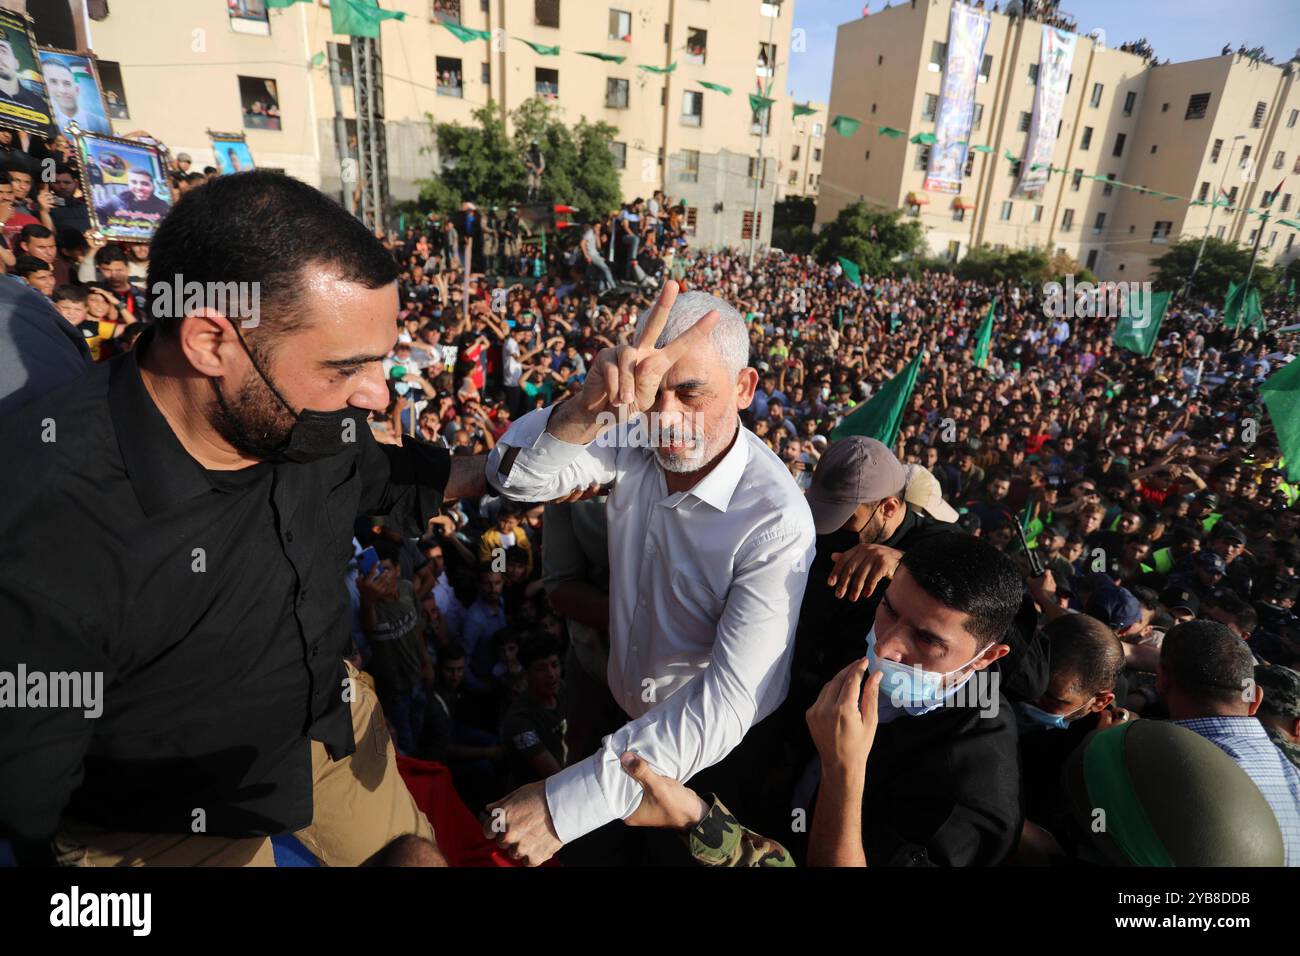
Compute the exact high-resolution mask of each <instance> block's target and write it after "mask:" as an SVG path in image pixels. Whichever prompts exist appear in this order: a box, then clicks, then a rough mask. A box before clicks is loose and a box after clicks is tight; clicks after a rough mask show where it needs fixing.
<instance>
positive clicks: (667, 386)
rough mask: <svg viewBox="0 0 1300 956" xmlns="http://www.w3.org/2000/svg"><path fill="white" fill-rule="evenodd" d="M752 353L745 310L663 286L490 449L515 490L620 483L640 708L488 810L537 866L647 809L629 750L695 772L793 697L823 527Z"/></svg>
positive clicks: (619, 516) (625, 582)
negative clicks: (793, 469) (754, 404)
mask: <svg viewBox="0 0 1300 956" xmlns="http://www.w3.org/2000/svg"><path fill="white" fill-rule="evenodd" d="M748 352H749V343H748V337H747V334H746V329H745V323H744V319H743V318H741V316H740V314H739V313H738V312H737V311H736V310H735V309H734V308H732V307H731V306H730V305H728V304H727V303H726V302H724V301H722V300H721V299H718V298H716V297H715V296H711V295H708V294H706V293H700V292H691V293H687V294H685V295H683V296H681V297H680V298H678V296H677V284H676V283H675V282H669V283H667V285H666V286H665V288H664V292H663V294H662V295H661V296H660V298H659V301H658V302H657V303H656V305H655V307H654V308H653V309H652V310H650V312H649V313H648V314H646V315H644V316H642V319H641V322H640V323H639V331H638V335H637V338H636V340H635V344H632V345H622V346H619V347H617V348H611V349H605V350H604V351H602V352H601V353H600V354H599V355H597V356H596V359H595V361H594V362H593V363H592V366H591V371H590V372H589V374H588V375H587V378H586V380H585V382H584V385H583V389H582V391H581V392H580V393H579V394H578V395H576V396H575V397H573V398H571V399H569V400H568V401H565V402H563V403H561V404H559V405H554V406H551V407H550V408H545V409H539V410H537V411H535V412H531V413H529V414H528V415H525V416H524V417H523V418H521V419H520V420H519V421H517V422H515V423H514V425H512V426H511V428H510V430H509V431H507V432H506V434H505V435H504V436H502V438H501V440H500V442H499V443H498V444H497V447H496V449H495V450H494V451H493V453H492V455H491V456H490V457H489V460H488V465H487V475H488V480H489V481H490V482H491V484H492V485H493V486H494V487H496V488H497V489H498V490H499V491H501V492H502V493H503V494H505V495H507V496H509V497H511V498H516V499H519V500H524V501H545V500H552V499H555V498H559V497H562V496H566V495H568V494H570V493H572V492H574V491H577V490H579V489H583V488H587V487H588V486H590V485H593V484H594V485H597V486H604V485H609V484H611V483H612V485H613V488H612V490H611V491H610V493H609V499H608V503H607V506H606V507H607V517H608V524H609V558H610V562H609V563H610V596H609V600H610V626H609V635H610V657H609V666H608V669H607V671H606V677H607V679H608V682H609V688H610V692H611V693H612V695H613V697H614V700H615V701H616V702H617V703H618V705H619V706H620V707H621V708H622V709H623V711H624V712H625V713H627V714H628V715H629V716H630V718H631V720H630V722H629V723H628V724H626V725H625V726H624V727H622V728H621V729H619V730H617V731H615V732H614V733H612V734H610V735H609V736H608V737H606V738H605V740H604V742H603V743H602V745H601V747H600V749H599V750H597V751H596V753H594V754H592V755H591V756H590V757H588V758H586V759H585V760H581V761H579V762H578V763H575V764H573V765H571V766H569V767H567V768H565V769H564V770H562V771H560V772H559V773H558V774H555V775H554V776H552V777H550V778H549V779H548V780H546V781H545V782H542V783H535V784H530V785H528V786H526V787H523V788H521V789H519V790H516V791H515V792H514V793H512V794H510V795H509V796H507V797H506V798H505V799H504V800H502V801H500V802H499V803H498V804H495V805H493V807H492V808H491V809H492V810H493V813H492V820H491V821H490V822H489V823H488V824H487V825H486V826H485V832H486V833H487V834H488V835H489V836H492V837H494V838H495V839H496V840H497V841H498V843H500V844H501V845H503V846H504V847H506V848H507V849H509V850H510V851H512V852H513V853H514V854H515V855H516V856H517V857H518V858H520V859H524V860H526V861H527V862H529V863H530V864H533V865H536V864H539V863H542V862H544V861H545V860H547V859H549V858H550V857H551V856H552V855H553V854H554V853H555V852H556V851H557V850H558V849H559V848H560V847H561V846H562V845H563V844H564V843H568V842H570V841H572V840H575V839H577V838H578V837H581V836H583V835H585V834H587V833H590V832H591V831H593V830H595V829H597V828H598V827H600V826H603V825H604V824H606V823H609V822H611V821H613V820H617V819H626V818H627V817H628V816H629V815H630V814H632V813H633V812H634V811H635V810H636V808H637V806H638V805H639V803H640V799H641V788H640V785H639V784H637V783H636V782H635V781H634V780H633V779H632V778H631V777H630V776H629V775H628V774H626V773H624V771H623V769H622V767H621V765H620V758H621V756H622V755H623V754H624V753H625V752H627V751H633V752H635V753H637V754H639V755H640V756H641V757H642V758H643V759H644V760H645V761H646V762H647V763H649V764H650V765H651V766H653V767H654V768H655V769H656V772H658V773H661V774H663V775H666V776H670V777H673V778H674V779H676V780H681V781H685V780H688V779H690V777H691V776H693V775H694V774H695V773H697V772H698V771H700V770H703V769H704V768H706V767H709V766H712V765H713V764H716V763H718V761H720V760H722V759H723V758H724V757H725V756H726V755H727V754H728V753H729V752H730V751H732V750H733V749H734V748H735V747H736V745H737V744H739V743H740V741H741V739H742V738H743V737H744V736H745V734H746V732H747V731H748V730H749V729H750V727H752V726H753V725H754V724H756V723H757V722H758V721H760V720H762V719H763V718H764V717H766V716H767V715H768V714H770V713H772V712H773V711H774V710H775V709H776V707H777V705H778V704H780V703H781V701H782V700H783V699H784V697H785V693H786V689H787V686H788V682H789V669H790V654H791V651H792V649H793V641H794V628H795V623H796V621H797V618H798V612H799V606H800V602H801V601H802V599H803V592H804V586H805V584H806V583H807V567H808V566H809V565H810V564H811V560H812V550H813V546H814V541H815V532H814V530H813V521H812V515H811V512H810V511H809V510H808V504H807V502H806V501H805V500H804V497H803V495H802V494H801V493H800V491H799V488H798V486H797V485H796V484H795V482H794V479H792V478H791V477H790V473H789V472H788V471H787V470H786V469H785V467H784V466H783V465H782V464H781V461H780V459H778V458H777V457H776V455H775V454H773V453H772V452H771V450H769V449H768V448H767V447H766V446H765V445H764V444H763V443H762V442H761V441H760V440H759V439H758V438H757V437H756V436H755V435H754V434H753V433H752V432H750V431H749V430H748V429H746V428H744V427H742V426H741V424H740V419H739V412H740V410H741V409H744V408H747V407H748V406H749V403H750V401H751V400H752V398H753V395H754V389H755V387H756V385H757V381H758V375H757V373H756V372H755V371H754V370H753V369H751V368H748V367H746V362H747V360H748ZM620 412H621V413H622V414H621V415H620V414H619V413H620ZM636 412H646V413H649V421H648V425H649V429H648V431H649V438H648V440H647V439H646V437H645V436H644V435H638V426H639V425H640V421H639V420H637V419H634V418H633V419H629V418H628V416H631V415H632V414H633V413H636ZM620 417H621V418H623V419H624V420H623V422H622V423H619V424H614V421H615V420H616V419H618V418H620ZM656 432H657V434H656ZM502 811H503V812H502Z"/></svg>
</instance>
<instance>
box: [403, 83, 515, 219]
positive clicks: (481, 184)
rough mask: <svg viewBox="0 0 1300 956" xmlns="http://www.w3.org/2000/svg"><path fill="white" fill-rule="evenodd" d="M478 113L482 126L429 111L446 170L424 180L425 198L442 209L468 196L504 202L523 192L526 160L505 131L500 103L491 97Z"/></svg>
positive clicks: (486, 201)
mask: <svg viewBox="0 0 1300 956" xmlns="http://www.w3.org/2000/svg"><path fill="white" fill-rule="evenodd" d="M426 115H427V114H426ZM473 116H474V120H475V122H476V123H477V124H478V125H477V126H462V125H461V124H460V123H434V122H433V117H432V116H431V115H430V116H429V122H430V123H431V124H432V125H433V129H434V136H435V139H436V140H437V143H438V156H439V158H440V160H441V166H442V171H441V173H439V174H438V175H437V176H434V177H432V178H430V179H425V180H421V181H420V199H421V201H422V202H425V203H428V205H429V206H431V207H432V208H433V209H434V210H436V211H437V212H440V213H443V214H447V213H450V212H453V211H454V210H455V209H456V208H458V207H459V206H460V204H461V202H462V201H464V200H466V199H469V200H472V201H474V202H476V203H478V204H479V205H503V204H508V203H510V202H513V201H515V200H516V199H518V198H520V197H522V196H523V195H524V164H523V161H522V159H521V158H520V154H519V151H518V150H517V149H516V148H515V146H514V145H513V144H512V143H511V141H510V137H509V136H507V135H506V122H505V116H504V114H503V113H502V111H501V108H500V107H499V106H498V105H497V104H496V103H495V101H489V102H488V104H487V105H486V106H483V107H480V108H479V109H476V110H475V111H474V113H473Z"/></svg>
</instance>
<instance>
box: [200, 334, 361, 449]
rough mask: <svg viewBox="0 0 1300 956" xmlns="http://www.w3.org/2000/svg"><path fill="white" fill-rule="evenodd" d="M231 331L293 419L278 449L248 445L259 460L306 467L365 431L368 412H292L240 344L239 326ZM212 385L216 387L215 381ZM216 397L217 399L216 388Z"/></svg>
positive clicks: (243, 343) (244, 347) (259, 366)
mask: <svg viewBox="0 0 1300 956" xmlns="http://www.w3.org/2000/svg"><path fill="white" fill-rule="evenodd" d="M233 327H234V329H235V335H236V337H238V339H239V344H240V345H241V346H242V347H243V349H244V353H245V354H246V355H247V356H248V360H249V361H250V362H252V363H253V368H254V370H256V372H257V374H258V375H259V376H260V377H261V379H262V381H263V382H265V383H266V387H267V388H269V389H270V390H271V394H272V395H274V396H275V397H276V400H277V401H279V403H280V404H281V405H283V406H284V407H285V408H286V409H288V411H289V413H290V414H291V415H293V417H294V422H293V428H292V429H290V431H289V435H288V437H287V438H286V439H285V440H284V441H283V442H281V443H280V444H279V445H278V446H275V447H265V446H262V445H261V444H259V443H257V442H255V441H249V444H250V445H251V446H253V447H255V448H257V450H258V452H259V457H261V458H262V459H263V460H264V461H268V462H271V463H273V464H279V463H282V462H293V463H295V464H306V463H308V462H313V461H320V460H322V459H325V458H332V457H334V456H335V455H338V454H340V453H342V452H343V451H344V450H345V449H346V448H347V447H349V446H350V445H352V444H354V443H355V442H357V441H358V435H359V434H360V431H361V429H363V428H366V427H368V426H367V425H366V421H367V419H368V418H369V417H370V414H369V412H367V411H365V410H364V409H358V408H353V407H352V406H350V405H349V406H348V407H347V408H344V409H342V410H340V411H337V412H318V411H314V410H312V409H308V408H304V409H303V410H302V411H300V412H295V411H294V410H293V406H292V405H290V404H289V403H288V402H286V401H285V400H284V396H283V395H281V394H280V390H279V389H278V388H276V387H275V385H274V384H273V383H272V382H271V379H270V378H268V377H267V375H266V373H265V372H263V371H262V367H261V365H259V364H258V361H257V359H256V358H255V357H254V356H253V352H252V350H251V349H250V348H249V347H248V343H247V342H245V341H244V336H243V335H242V334H241V333H240V331H239V326H238V325H234V326H233ZM213 385H214V386H215V385H216V380H215V379H214V380H213ZM217 396H218V398H219V399H220V397H221V392H220V388H219V387H218V391H217ZM223 404H224V403H223Z"/></svg>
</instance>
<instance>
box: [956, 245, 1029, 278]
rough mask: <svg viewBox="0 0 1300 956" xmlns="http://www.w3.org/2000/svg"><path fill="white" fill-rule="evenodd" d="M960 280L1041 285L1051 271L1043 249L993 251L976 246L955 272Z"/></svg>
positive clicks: (958, 264) (986, 247)
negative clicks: (1007, 281) (1008, 281)
mask: <svg viewBox="0 0 1300 956" xmlns="http://www.w3.org/2000/svg"><path fill="white" fill-rule="evenodd" d="M953 271H954V272H955V273H956V275H957V278H959V279H973V280H975V281H977V282H988V283H995V282H1003V281H1005V280H1010V281H1012V282H1028V283H1030V284H1033V285H1038V284H1040V283H1042V282H1044V281H1045V280H1046V279H1047V276H1048V273H1049V272H1050V271H1051V263H1050V262H1049V261H1048V258H1047V252H1046V250H1044V249H1040V248H1036V247H1035V248H1029V249H1001V250H999V249H992V248H990V247H988V246H975V247H974V248H973V249H971V250H970V251H969V252H967V253H966V255H965V257H964V258H963V259H962V260H961V262H959V263H957V267H956V268H955V269H954V270H953Z"/></svg>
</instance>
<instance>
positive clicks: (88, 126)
mask: <svg viewBox="0 0 1300 956" xmlns="http://www.w3.org/2000/svg"><path fill="white" fill-rule="evenodd" d="M36 56H37V58H38V59H39V61H40V64H41V76H42V78H43V79H44V80H45V92H46V94H47V95H48V96H49V98H50V107H51V109H53V111H54V112H53V114H52V115H53V119H54V125H55V126H57V127H58V128H59V129H60V130H62V131H63V134H64V135H65V136H66V135H67V134H68V127H70V126H71V125H72V124H73V123H76V124H77V126H78V128H80V129H83V130H85V131H86V132H88V133H101V134H103V135H105V136H111V135H113V124H112V123H111V122H109V118H108V117H109V113H108V101H107V99H106V98H105V96H104V86H103V83H101V82H100V79H99V67H98V64H97V63H96V62H95V56H94V54H91V53H74V52H72V51H71V50H56V49H53V48H50V47H40V48H39V49H38V50H37V51H36Z"/></svg>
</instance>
